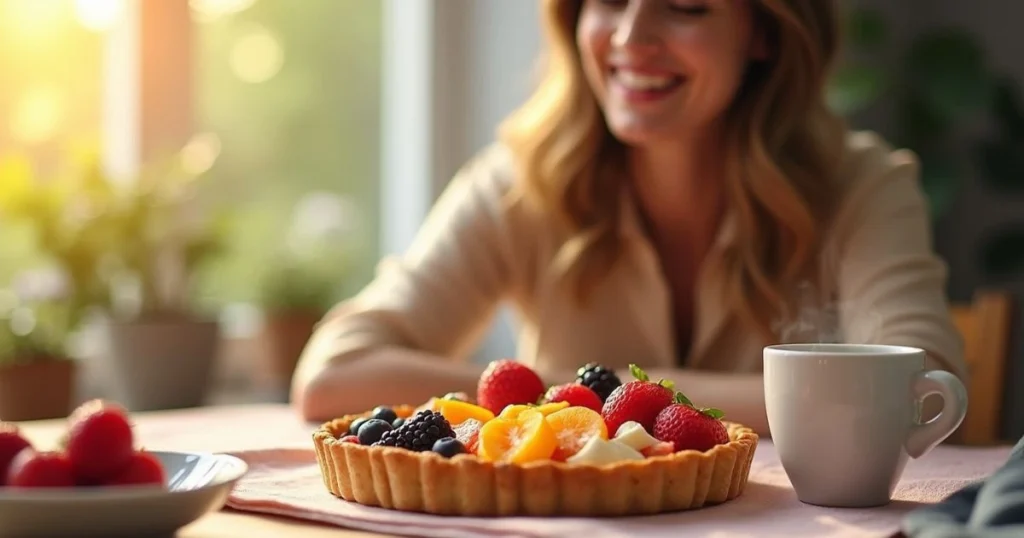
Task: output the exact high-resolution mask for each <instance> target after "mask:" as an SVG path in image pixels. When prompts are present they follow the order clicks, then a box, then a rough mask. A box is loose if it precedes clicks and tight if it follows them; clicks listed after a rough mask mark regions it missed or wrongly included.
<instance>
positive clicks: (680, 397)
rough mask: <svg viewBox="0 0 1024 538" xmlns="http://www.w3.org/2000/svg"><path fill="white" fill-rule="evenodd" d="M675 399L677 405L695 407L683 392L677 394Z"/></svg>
mask: <svg viewBox="0 0 1024 538" xmlns="http://www.w3.org/2000/svg"><path fill="white" fill-rule="evenodd" d="M674 399H675V402H676V403H679V404H683V405H688V406H690V407H693V402H691V401H690V399H689V398H687V397H686V395H685V394H683V393H682V392H677V393H676V395H675V398H674Z"/></svg>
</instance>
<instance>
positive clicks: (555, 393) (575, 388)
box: [544, 383, 602, 413]
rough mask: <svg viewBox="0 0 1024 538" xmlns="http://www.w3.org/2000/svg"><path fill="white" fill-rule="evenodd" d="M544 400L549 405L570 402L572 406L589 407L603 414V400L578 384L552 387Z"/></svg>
mask: <svg viewBox="0 0 1024 538" xmlns="http://www.w3.org/2000/svg"><path fill="white" fill-rule="evenodd" d="M544 400H545V401H547V402H548V403H555V402H569V405H570V406H573V407H588V408H590V409H593V410H594V411H597V412H598V413H600V412H601V406H602V404H601V398H600V397H599V396H598V395H597V393H595V392H594V391H592V390H590V389H589V388H587V387H586V386H584V385H579V384H576V383H566V384H564V385H555V386H553V387H551V388H550V389H548V392H547V394H545V395H544Z"/></svg>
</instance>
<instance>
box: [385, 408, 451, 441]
mask: <svg viewBox="0 0 1024 538" xmlns="http://www.w3.org/2000/svg"><path fill="white" fill-rule="evenodd" d="M445 437H455V431H454V430H452V425H451V424H450V423H449V422H448V420H447V419H445V418H444V416H443V415H441V413H438V412H436V411H430V410H429V409H424V410H423V411H420V412H419V413H417V414H416V415H415V416H414V417H412V418H410V419H408V420H407V421H406V422H405V424H402V425H401V426H400V427H398V429H394V430H389V431H386V432H384V435H382V436H381V438H380V440H379V441H377V442H376V443H373V446H394V447H398V448H404V449H407V450H413V451H415V452H424V451H427V450H430V449H432V448H433V447H434V443H436V442H437V441H438V440H439V439H444V438H445Z"/></svg>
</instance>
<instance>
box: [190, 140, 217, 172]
mask: <svg viewBox="0 0 1024 538" xmlns="http://www.w3.org/2000/svg"><path fill="white" fill-rule="evenodd" d="M218 156H220V137H218V136H217V135H216V134H215V133H202V134H198V135H196V136H194V137H192V140H189V142H188V144H185V147H184V148H182V150H181V167H182V169H184V171H185V173H186V174H190V175H195V176H198V175H200V174H203V173H206V172H207V171H208V170H209V169H210V168H213V163H215V162H216V161H217V157H218Z"/></svg>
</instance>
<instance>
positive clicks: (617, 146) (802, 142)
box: [499, 0, 845, 338]
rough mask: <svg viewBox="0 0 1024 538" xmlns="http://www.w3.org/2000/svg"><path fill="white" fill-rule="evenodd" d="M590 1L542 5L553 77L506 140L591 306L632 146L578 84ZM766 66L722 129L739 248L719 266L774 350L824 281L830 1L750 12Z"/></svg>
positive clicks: (771, 3)
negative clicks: (580, 41) (805, 292)
mask: <svg viewBox="0 0 1024 538" xmlns="http://www.w3.org/2000/svg"><path fill="white" fill-rule="evenodd" d="M583 1H584V0H541V10H542V20H543V31H544V34H545V36H546V39H547V43H548V50H547V55H546V58H545V60H546V71H545V73H544V76H543V77H542V79H541V81H540V84H539V86H538V88H537V89H536V91H535V92H534V93H533V95H532V96H531V97H530V99H528V100H527V102H526V103H525V104H524V105H523V106H522V107H521V108H519V109H518V110H517V111H515V112H514V113H513V114H512V115H510V116H509V117H508V118H507V119H506V120H505V121H504V122H503V123H502V125H501V127H500V129H499V138H500V140H501V141H502V143H503V144H504V145H506V146H507V147H508V148H509V150H510V151H511V153H512V155H513V158H514V161H515V163H516V167H517V172H518V181H519V185H518V186H519V187H520V191H521V193H522V194H524V195H525V196H526V197H527V198H528V199H530V200H533V201H534V202H536V203H538V204H540V206H541V207H542V208H543V210H544V211H546V212H548V213H549V214H553V215H555V216H556V217H557V218H558V220H559V221H560V222H561V223H562V225H564V226H565V229H566V230H567V232H568V239H567V240H566V242H565V244H564V245H563V246H562V248H561V250H560V251H559V254H558V256H557V257H556V261H555V263H556V264H557V269H558V270H559V271H563V272H564V273H565V274H566V276H567V277H569V278H570V280H569V281H570V282H572V283H573V286H574V295H575V297H576V298H577V300H579V301H585V299H586V297H587V295H588V294H589V293H590V292H591V291H592V290H593V289H594V287H595V286H596V285H597V284H599V281H600V279H601V278H602V277H603V276H605V275H606V274H607V273H608V271H609V270H610V269H611V268H612V266H613V265H614V263H615V260H616V259H617V257H618V254H619V252H620V250H621V248H622V245H621V243H620V241H619V237H618V235H617V234H618V222H617V221H618V215H619V208H620V205H619V197H620V196H621V195H622V194H621V193H622V189H621V188H617V186H618V184H619V183H621V182H622V181H624V177H625V175H624V174H625V169H624V155H625V149H624V146H623V145H622V144H621V143H619V142H618V141H616V140H615V138H614V137H613V136H612V135H611V133H610V132H609V130H608V127H607V125H606V124H605V122H604V118H603V116H602V113H601V110H600V108H599V106H598V103H597V100H596V98H595V97H594V95H593V93H592V91H591V89H590V86H589V85H588V81H587V79H586V77H585V76H584V72H583V67H582V64H581V61H580V57H579V52H578V50H577V47H576V40H575V33H576V25H577V21H578V19H579V16H580V11H581V9H582V4H583ZM751 5H752V6H753V7H754V11H755V24H756V25H757V28H758V31H761V32H764V33H765V37H766V38H767V42H768V46H769V51H770V58H769V59H768V60H765V61H761V62H753V63H751V65H750V66H749V67H748V71H747V73H746V75H745V79H744V82H743V84H742V86H741V88H740V89H739V92H738V93H737V95H736V97H735V99H734V101H733V103H732V104H731V107H730V109H729V110H728V112H727V117H726V129H725V152H726V154H725V155H724V158H725V162H726V163H728V164H727V166H726V167H725V171H724V175H725V177H724V180H725V182H726V184H725V193H726V197H727V203H728V205H729V208H730V210H731V213H732V214H733V215H735V218H736V232H737V234H736V241H735V242H734V243H733V244H732V245H731V246H729V247H728V249H727V251H726V252H725V255H724V256H723V257H722V259H721V262H722V264H723V265H722V267H720V268H719V270H720V271H722V272H724V274H725V275H726V281H727V285H726V297H724V298H723V299H724V300H725V301H727V302H728V303H729V305H730V306H732V307H733V309H734V310H735V311H737V312H739V313H740V316H741V318H742V319H743V320H745V321H746V322H748V323H750V324H751V326H752V327H753V328H755V329H756V330H759V331H760V332H761V333H762V334H763V335H765V336H766V337H767V338H771V337H772V336H774V331H773V330H772V323H773V322H774V321H776V320H777V319H778V316H779V315H780V314H781V313H782V312H783V311H784V310H785V309H786V306H787V303H788V302H789V297H790V293H791V290H792V289H793V288H795V287H796V286H798V285H799V284H800V283H801V282H802V281H804V280H805V279H807V278H809V275H811V274H812V272H813V271H815V270H816V266H817V261H818V260H817V258H818V250H819V245H820V237H819V235H820V229H821V228H822V226H823V224H824V221H825V220H826V219H827V215H828V214H829V209H830V207H831V206H832V204H833V203H834V200H835V199H836V197H837V196H836V194H837V189H838V188H839V187H838V185H837V181H836V177H835V176H836V165H837V162H838V159H839V158H840V157H841V155H842V149H843V133H844V130H845V126H844V125H843V123H842V121H841V120H840V119H839V118H838V117H837V116H836V115H834V114H833V113H832V112H830V111H829V110H828V108H827V106H826V104H825V99H824V91H823V89H824V86H825V82H826V80H827V77H828V73H829V69H830V67H831V63H832V61H833V58H834V56H835V55H836V53H837V48H838V42H839V36H838V26H839V25H838V21H837V17H838V13H837V8H836V7H835V5H834V3H833V1H832V0H752V1H751Z"/></svg>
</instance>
